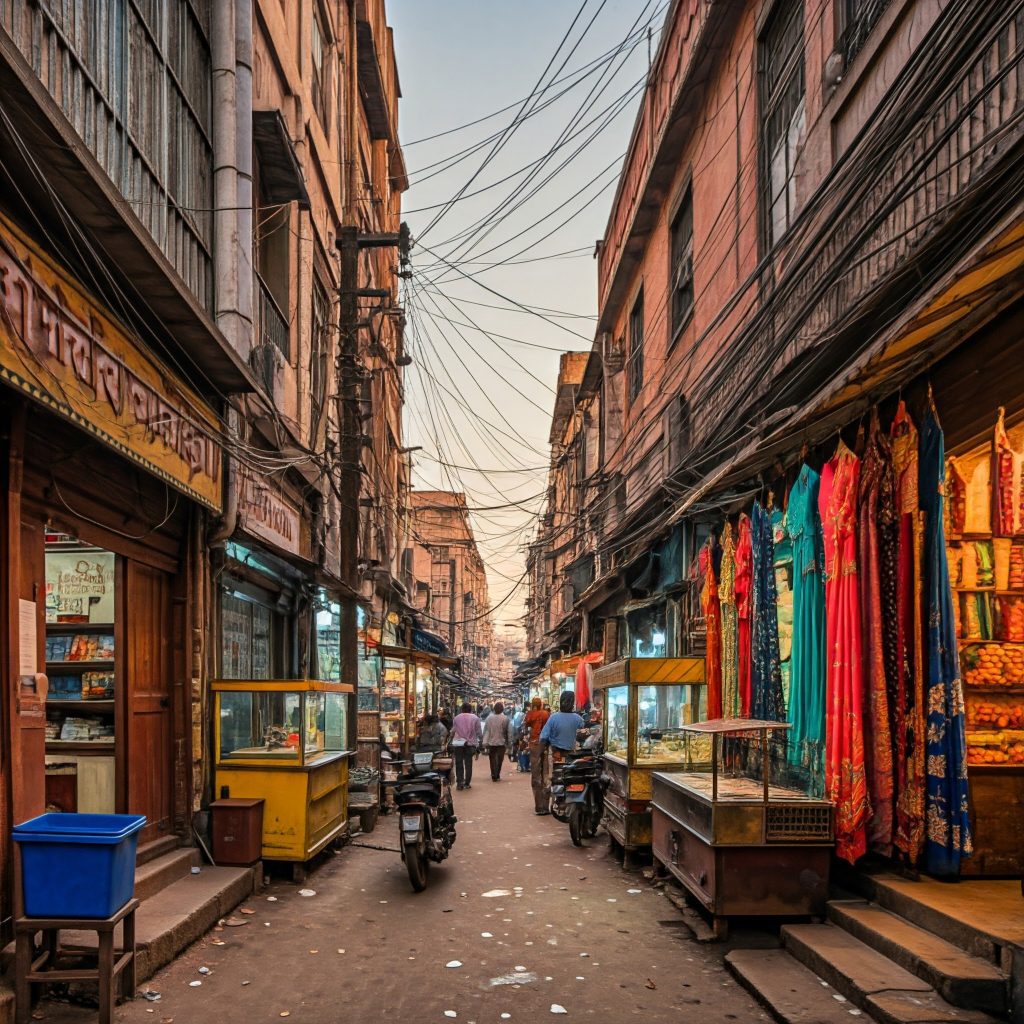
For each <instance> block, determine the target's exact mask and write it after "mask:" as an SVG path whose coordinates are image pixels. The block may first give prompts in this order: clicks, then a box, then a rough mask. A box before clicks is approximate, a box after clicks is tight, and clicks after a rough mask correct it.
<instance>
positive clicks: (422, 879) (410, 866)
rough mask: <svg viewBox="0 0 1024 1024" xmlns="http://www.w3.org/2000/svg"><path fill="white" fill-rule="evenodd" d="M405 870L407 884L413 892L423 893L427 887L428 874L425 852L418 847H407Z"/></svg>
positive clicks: (428, 865) (428, 868) (428, 866)
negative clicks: (408, 883) (409, 884)
mask: <svg viewBox="0 0 1024 1024" xmlns="http://www.w3.org/2000/svg"><path fill="white" fill-rule="evenodd" d="M405 868H406V870H407V871H408V872H409V882H410V883H411V885H412V889H413V892H423V890H424V889H426V887H427V879H428V876H429V873H430V861H428V860H427V855H426V852H425V851H421V850H420V848H419V847H418V846H407V847H406V848H405Z"/></svg>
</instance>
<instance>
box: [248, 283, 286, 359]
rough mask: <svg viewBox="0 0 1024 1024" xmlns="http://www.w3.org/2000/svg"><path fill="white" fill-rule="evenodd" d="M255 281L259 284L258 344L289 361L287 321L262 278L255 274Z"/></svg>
mask: <svg viewBox="0 0 1024 1024" xmlns="http://www.w3.org/2000/svg"><path fill="white" fill-rule="evenodd" d="M256 280H257V282H258V284H259V302H260V344H261V345H265V346H273V347H274V348H276V349H277V350H278V352H280V353H281V355H283V356H284V358H285V359H290V358H291V354H290V350H291V346H290V344H289V340H288V319H287V318H286V317H285V315H284V313H282V312H281V309H280V307H279V306H278V304H277V302H276V301H275V300H274V296H273V295H271V293H270V289H269V288H268V287H267V285H266V283H265V282H264V280H263V278H262V277H260V276H259V275H258V274H257V275H256Z"/></svg>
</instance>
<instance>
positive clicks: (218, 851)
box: [210, 798, 264, 867]
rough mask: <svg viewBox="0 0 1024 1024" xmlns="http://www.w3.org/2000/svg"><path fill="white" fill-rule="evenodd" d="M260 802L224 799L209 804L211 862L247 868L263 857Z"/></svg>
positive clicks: (259, 800) (261, 801)
mask: <svg viewBox="0 0 1024 1024" xmlns="http://www.w3.org/2000/svg"><path fill="white" fill-rule="evenodd" d="M263 803H264V801H263V799H262V798H260V799H239V798H226V799H222V800H214V802H213V803H212V804H210V815H211V822H210V830H211V832H212V833H213V859H214V860H215V861H216V862H217V864H220V865H228V866H230V867H248V866H249V865H250V864H255V863H256V861H258V860H259V859H260V857H262V855H263Z"/></svg>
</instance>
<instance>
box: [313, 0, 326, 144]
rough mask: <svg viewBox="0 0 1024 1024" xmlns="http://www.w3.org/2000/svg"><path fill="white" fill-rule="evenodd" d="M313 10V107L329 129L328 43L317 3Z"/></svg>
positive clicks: (321, 122) (323, 125)
mask: <svg viewBox="0 0 1024 1024" xmlns="http://www.w3.org/2000/svg"><path fill="white" fill-rule="evenodd" d="M313 6H314V10H313V23H312V30H311V31H312V35H313V39H312V44H313V53H312V56H313V62H312V63H313V81H312V83H311V88H310V91H311V92H312V95H313V109H314V110H315V111H316V116H317V117H318V118H319V120H320V125H321V127H322V128H323V129H324V130H325V131H326V130H327V90H326V84H327V82H326V74H325V64H326V61H325V60H324V54H325V52H326V49H327V47H326V45H325V42H324V30H323V26H322V25H321V24H320V12H319V11H317V10H316V4H315V3H314V5H313Z"/></svg>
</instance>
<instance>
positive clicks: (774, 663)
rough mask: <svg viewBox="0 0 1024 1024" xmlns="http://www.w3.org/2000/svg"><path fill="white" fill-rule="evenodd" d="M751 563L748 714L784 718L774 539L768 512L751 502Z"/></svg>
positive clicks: (758, 716) (763, 717) (784, 706)
mask: <svg viewBox="0 0 1024 1024" xmlns="http://www.w3.org/2000/svg"><path fill="white" fill-rule="evenodd" d="M750 528H751V540H752V543H753V554H754V558H753V562H754V616H753V618H754V621H753V626H752V631H751V642H750V647H751V659H752V661H753V667H752V671H751V687H750V688H751V695H750V714H751V715H752V717H754V718H761V719H766V720H768V721H772V722H783V721H785V720H786V702H785V698H784V697H783V695H782V670H781V667H780V664H779V620H778V617H777V613H776V607H775V606H776V600H777V599H776V591H775V541H774V539H773V537H772V517H771V513H770V512H768V511H767V510H766V509H764V508H762V506H761V504H760V503H759V502H756V501H755V502H754V510H753V512H752V513H751V516H750Z"/></svg>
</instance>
